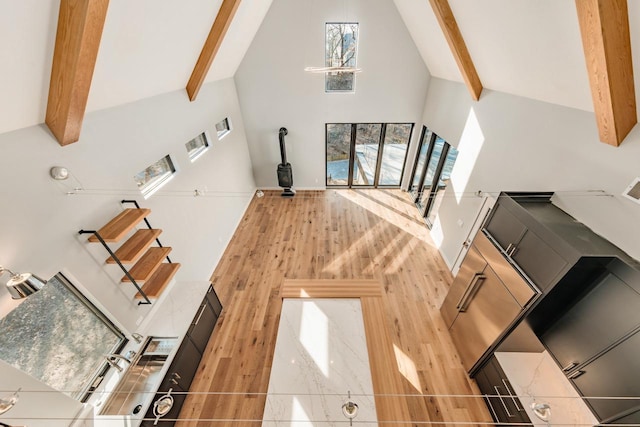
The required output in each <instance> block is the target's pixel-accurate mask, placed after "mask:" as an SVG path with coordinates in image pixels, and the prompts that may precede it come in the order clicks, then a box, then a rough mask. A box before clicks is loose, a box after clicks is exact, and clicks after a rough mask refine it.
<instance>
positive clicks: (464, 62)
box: [429, 0, 482, 101]
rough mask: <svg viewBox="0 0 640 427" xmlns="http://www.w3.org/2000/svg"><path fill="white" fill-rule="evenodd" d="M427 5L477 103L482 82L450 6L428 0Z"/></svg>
mask: <svg viewBox="0 0 640 427" xmlns="http://www.w3.org/2000/svg"><path fill="white" fill-rule="evenodd" d="M429 3H431V8H432V9H433V13H434V14H435V15H436V18H437V19H438V23H439V24H440V28H442V32H443V34H444V37H445V39H447V43H448V44H449V48H450V49H451V53H452V54H453V57H454V58H455V60H456V64H458V68H459V69H460V73H461V74H462V78H463V79H464V82H465V84H466V85H467V89H468V90H469V93H470V94H471V97H472V98H473V100H474V101H478V100H479V99H480V94H481V93H482V82H481V81H480V77H479V76H478V72H477V71H476V67H475V65H473V61H472V60H471V55H469V50H468V49H467V45H466V43H465V42H464V39H463V38H462V34H461V33H460V28H458V23H457V22H456V18H455V17H454V16H453V12H452V11H451V6H449V2H448V0H429Z"/></svg>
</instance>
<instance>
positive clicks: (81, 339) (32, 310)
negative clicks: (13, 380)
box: [0, 273, 127, 402]
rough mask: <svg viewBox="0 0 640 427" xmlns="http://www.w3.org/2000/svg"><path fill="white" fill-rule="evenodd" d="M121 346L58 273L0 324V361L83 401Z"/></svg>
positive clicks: (93, 309) (109, 327) (106, 323)
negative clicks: (108, 360) (107, 355)
mask: <svg viewBox="0 0 640 427" xmlns="http://www.w3.org/2000/svg"><path fill="white" fill-rule="evenodd" d="M126 342H127V340H126V338H125V336H124V334H123V333H122V332H121V331H120V330H119V329H118V328H117V327H116V326H115V325H114V324H113V323H112V322H111V321H110V320H109V319H108V318H107V317H106V316H105V315H104V314H103V313H101V312H100V310H98V309H97V308H96V307H95V306H94V305H93V304H92V303H91V302H90V301H89V300H88V299H87V298H86V297H85V296H84V295H82V293H81V292H80V291H78V289H77V288H76V287H75V286H73V285H72V284H71V282H70V281H69V280H68V279H67V278H66V277H65V276H64V275H63V274H62V273H58V274H56V275H55V276H54V277H52V278H51V279H50V280H49V281H48V282H47V284H46V286H44V287H43V288H42V289H41V290H40V291H38V292H37V293H35V294H33V295H31V296H29V298H27V299H26V300H24V302H22V303H21V304H20V305H19V306H18V307H16V308H15V309H14V310H13V311H11V312H10V313H9V314H7V316H5V317H4V318H3V319H2V320H1V321H0V359H2V360H4V361H5V362H7V363H8V364H10V365H11V366H13V367H15V368H17V369H20V370H21V371H23V372H25V373H27V374H29V375H31V376H32V377H34V378H36V379H38V380H40V381H42V382H43V383H45V384H47V385H49V386H51V387H52V388H54V389H56V390H58V391H61V392H64V393H65V394H67V395H69V396H71V397H73V398H74V399H78V400H81V401H83V402H84V401H85V400H86V398H87V397H88V394H89V390H90V388H91V385H92V384H93V383H94V381H95V379H96V378H97V377H98V375H100V374H101V373H103V372H104V371H105V370H106V368H107V365H106V360H105V357H104V356H105V355H106V354H111V353H118V352H119V351H120V350H121V349H122V347H124V345H125V344H126Z"/></svg>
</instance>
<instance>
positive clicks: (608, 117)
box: [576, 0, 638, 146]
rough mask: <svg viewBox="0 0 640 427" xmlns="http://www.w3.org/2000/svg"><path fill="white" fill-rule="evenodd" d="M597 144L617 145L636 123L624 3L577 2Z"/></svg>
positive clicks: (605, 0) (617, 0) (608, 0)
mask: <svg viewBox="0 0 640 427" xmlns="http://www.w3.org/2000/svg"><path fill="white" fill-rule="evenodd" d="M576 9H577V11H578V22H579V24H580V33H581V35H582V47H583V49H584V56H585V60H586V63H587V71H588V74H589V83H590V86H591V97H592V99H593V107H594V111H595V114H596V121H597V122H598V132H599V135H600V141H602V142H605V143H607V144H611V145H614V146H618V145H620V143H621V142H622V140H623V139H624V138H625V137H626V136H627V135H628V134H629V132H630V131H631V129H632V128H633V126H634V125H635V124H636V123H637V122H638V118H637V112H636V91H635V87H634V82H633V64H632V58H631V38H630V35H629V12H628V9H627V0H576Z"/></svg>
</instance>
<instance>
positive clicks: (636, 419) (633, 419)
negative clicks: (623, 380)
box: [610, 403, 640, 425]
mask: <svg viewBox="0 0 640 427" xmlns="http://www.w3.org/2000/svg"><path fill="white" fill-rule="evenodd" d="M639 405H640V403H639ZM610 424H631V425H640V408H639V409H638V410H637V411H635V412H632V413H630V414H629V415H626V416H624V417H621V418H618V419H617V420H614V421H610Z"/></svg>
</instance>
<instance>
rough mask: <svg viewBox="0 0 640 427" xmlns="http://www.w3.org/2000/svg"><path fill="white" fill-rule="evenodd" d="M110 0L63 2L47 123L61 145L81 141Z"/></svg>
mask: <svg viewBox="0 0 640 427" xmlns="http://www.w3.org/2000/svg"><path fill="white" fill-rule="evenodd" d="M108 6H109V0H61V1H60V11H59V13H58V30H57V33H56V43H55V50H54V52H53V66H52V68H51V82H50V84H49V99H48V101H47V113H46V116H45V123H46V124H47V126H48V127H49V129H50V130H51V132H52V133H53V135H54V136H55V137H56V139H57V140H58V142H59V143H60V145H67V144H71V143H73V142H76V141H78V139H79V138H80V130H81V129H82V120H83V119H84V113H85V109H86V107H87V99H88V98H89V89H90V88H91V79H92V78H93V70H94V68H95V65H96V58H97V56H98V48H99V47H100V39H101V37H102V29H103V28H104V21H105V18H106V16H107V7H108Z"/></svg>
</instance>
